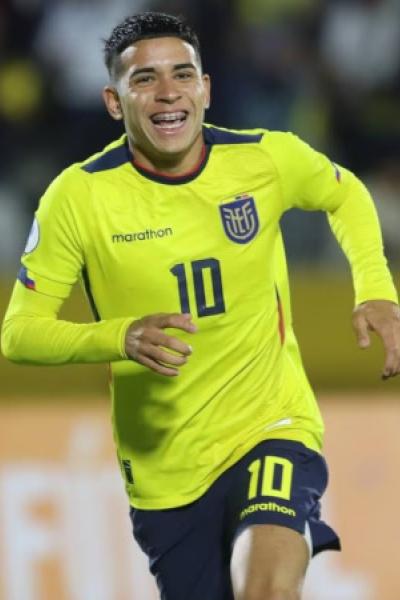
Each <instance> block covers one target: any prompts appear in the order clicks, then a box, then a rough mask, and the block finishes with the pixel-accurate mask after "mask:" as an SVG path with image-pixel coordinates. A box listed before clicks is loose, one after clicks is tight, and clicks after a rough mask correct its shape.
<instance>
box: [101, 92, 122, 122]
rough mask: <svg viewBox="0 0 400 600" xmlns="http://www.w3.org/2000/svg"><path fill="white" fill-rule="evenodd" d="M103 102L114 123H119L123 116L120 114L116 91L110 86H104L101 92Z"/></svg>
mask: <svg viewBox="0 0 400 600" xmlns="http://www.w3.org/2000/svg"><path fill="white" fill-rule="evenodd" d="M103 100H104V103H105V105H106V108H107V110H108V113H109V114H110V116H111V117H112V118H113V119H115V120H116V121H121V119H123V116H124V115H123V114H122V109H121V104H120V101H119V96H118V92H117V90H116V89H115V88H114V87H112V86H110V85H106V87H105V88H104V90H103Z"/></svg>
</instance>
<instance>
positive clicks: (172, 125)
mask: <svg viewBox="0 0 400 600" xmlns="http://www.w3.org/2000/svg"><path fill="white" fill-rule="evenodd" d="M181 125H182V121H171V122H170V123H166V122H165V121H163V122H161V123H155V126H156V127H158V128H159V129H178V127H181Z"/></svg>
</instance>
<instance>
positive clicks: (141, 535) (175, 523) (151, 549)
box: [131, 492, 233, 600]
mask: <svg viewBox="0 0 400 600" xmlns="http://www.w3.org/2000/svg"><path fill="white" fill-rule="evenodd" d="M210 496H213V494H212V492H211V494H207V495H206V497H205V498H204V497H203V498H201V499H200V500H198V501H197V502H194V503H193V504H191V505H189V506H185V507H181V508H178V509H171V510H159V511H144V510H136V509H132V511H131V519H132V524H133V532H134V537H135V538H136V540H137V542H138V543H139V545H140V546H141V548H142V550H143V551H144V552H145V553H146V554H147V556H148V558H149V564H150V571H151V572H152V574H153V575H154V577H155V578H156V582H157V586H158V589H159V591H160V598H161V600H189V599H190V600H205V598H207V600H233V593H232V587H231V581H230V568H229V563H230V553H229V552H227V550H226V547H224V545H223V543H222V537H223V532H222V521H223V519H222V510H223V509H222V506H221V505H219V506H218V505H217V504H216V503H214V502H213V501H212V500H213V498H211V499H210Z"/></svg>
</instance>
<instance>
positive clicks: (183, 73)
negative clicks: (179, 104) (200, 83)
mask: <svg viewBox="0 0 400 600" xmlns="http://www.w3.org/2000/svg"><path fill="white" fill-rule="evenodd" d="M176 78H177V79H183V80H185V79H192V78H193V73H192V72H191V71H179V73H177V74H176Z"/></svg>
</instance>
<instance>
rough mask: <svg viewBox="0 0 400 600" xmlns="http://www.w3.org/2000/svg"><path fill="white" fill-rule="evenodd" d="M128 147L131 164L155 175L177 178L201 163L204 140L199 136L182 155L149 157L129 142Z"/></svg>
mask: <svg viewBox="0 0 400 600" xmlns="http://www.w3.org/2000/svg"><path fill="white" fill-rule="evenodd" d="M129 147H130V149H131V152H132V154H133V162H134V163H135V164H137V165H139V166H140V167H142V168H144V169H148V170H150V171H155V172H157V173H165V174H166V175H170V176H172V177H173V176H175V177H179V176H180V175H186V174H187V173H190V172H191V171H193V170H194V169H195V168H196V167H197V166H198V165H199V164H200V163H201V161H202V158H203V157H204V140H203V136H202V135H199V136H198V137H197V138H196V140H195V141H194V143H193V144H192V146H191V147H190V148H189V149H186V150H185V151H184V152H182V153H176V154H170V155H165V154H164V155H163V154H160V155H158V156H150V155H149V153H147V152H145V151H143V149H141V148H139V147H138V146H135V144H134V143H132V141H131V140H129Z"/></svg>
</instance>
